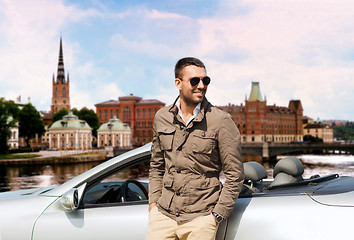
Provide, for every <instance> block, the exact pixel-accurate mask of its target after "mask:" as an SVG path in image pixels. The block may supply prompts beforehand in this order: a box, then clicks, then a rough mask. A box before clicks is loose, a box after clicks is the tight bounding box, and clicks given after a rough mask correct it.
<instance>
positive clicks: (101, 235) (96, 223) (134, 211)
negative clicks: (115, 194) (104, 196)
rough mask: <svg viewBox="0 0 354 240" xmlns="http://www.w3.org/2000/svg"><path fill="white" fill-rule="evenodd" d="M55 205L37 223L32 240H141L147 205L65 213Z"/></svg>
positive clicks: (123, 205)
mask: <svg viewBox="0 0 354 240" xmlns="http://www.w3.org/2000/svg"><path fill="white" fill-rule="evenodd" d="M58 205H60V204H58V203H55V204H53V205H52V206H51V207H50V208H48V209H47V210H46V211H45V213H43V214H42V216H41V217H40V218H39V219H38V221H37V223H36V225H35V229H34V234H33V239H34V240H48V239H51V240H57V239H58V240H59V239H86V240H89V239H92V240H97V239H100V240H113V239H131V240H134V239H144V238H145V232H146V228H147V222H148V204H147V203H145V204H128V203H127V204H122V205H120V206H101V207H93V208H85V209H78V210H76V211H72V212H65V211H63V210H61V209H60V206H58Z"/></svg>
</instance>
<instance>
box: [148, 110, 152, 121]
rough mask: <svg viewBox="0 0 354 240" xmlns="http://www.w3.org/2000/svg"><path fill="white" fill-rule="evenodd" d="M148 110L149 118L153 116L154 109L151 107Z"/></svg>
mask: <svg viewBox="0 0 354 240" xmlns="http://www.w3.org/2000/svg"><path fill="white" fill-rule="evenodd" d="M148 112H149V119H151V118H152V111H151V108H149V109H148Z"/></svg>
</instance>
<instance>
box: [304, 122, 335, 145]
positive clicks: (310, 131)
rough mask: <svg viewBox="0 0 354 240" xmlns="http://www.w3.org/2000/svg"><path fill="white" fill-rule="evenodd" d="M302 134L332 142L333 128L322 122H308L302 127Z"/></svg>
mask: <svg viewBox="0 0 354 240" xmlns="http://www.w3.org/2000/svg"><path fill="white" fill-rule="evenodd" d="M304 135H311V136H313V137H318V138H321V139H322V140H323V142H324V143H332V142H333V128H331V127H330V126H329V125H328V124H326V123H322V122H309V123H308V124H307V125H306V126H305V127H304Z"/></svg>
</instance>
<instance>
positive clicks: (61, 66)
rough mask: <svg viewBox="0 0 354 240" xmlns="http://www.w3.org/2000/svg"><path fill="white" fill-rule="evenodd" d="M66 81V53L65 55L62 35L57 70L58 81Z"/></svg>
mask: <svg viewBox="0 0 354 240" xmlns="http://www.w3.org/2000/svg"><path fill="white" fill-rule="evenodd" d="M59 82H60V83H65V70H64V55H63V44H62V40H61V37H60V46H59V61H58V72H57V83H59Z"/></svg>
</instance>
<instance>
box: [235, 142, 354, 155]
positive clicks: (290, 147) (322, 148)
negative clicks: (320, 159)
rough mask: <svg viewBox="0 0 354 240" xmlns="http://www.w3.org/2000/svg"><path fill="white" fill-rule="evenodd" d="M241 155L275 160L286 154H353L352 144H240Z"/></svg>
mask: <svg viewBox="0 0 354 240" xmlns="http://www.w3.org/2000/svg"><path fill="white" fill-rule="evenodd" d="M241 148H242V153H247V154H253V155H258V156H262V157H263V158H264V159H276V156H277V155H281V154H287V153H329V152H334V151H339V152H340V153H345V154H354V143H339V142H338V143H337V142H334V143H269V142H264V143H242V144H241Z"/></svg>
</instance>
